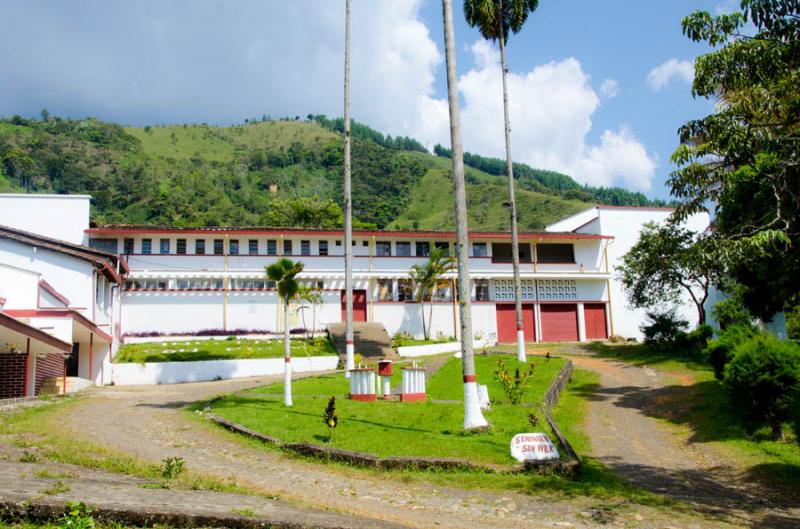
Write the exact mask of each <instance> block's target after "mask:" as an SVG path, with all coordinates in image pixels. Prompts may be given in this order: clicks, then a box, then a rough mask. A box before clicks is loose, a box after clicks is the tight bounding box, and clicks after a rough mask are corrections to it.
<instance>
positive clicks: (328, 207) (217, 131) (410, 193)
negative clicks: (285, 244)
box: [0, 116, 635, 230]
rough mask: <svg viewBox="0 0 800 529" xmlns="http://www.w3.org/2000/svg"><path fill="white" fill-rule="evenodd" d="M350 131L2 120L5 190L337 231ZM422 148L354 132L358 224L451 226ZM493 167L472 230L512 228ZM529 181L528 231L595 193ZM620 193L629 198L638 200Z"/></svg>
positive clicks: (112, 212) (125, 217)
mask: <svg viewBox="0 0 800 529" xmlns="http://www.w3.org/2000/svg"><path fill="white" fill-rule="evenodd" d="M340 127H341V120H328V119H327V118H325V117H324V116H309V119H308V120H300V119H299V118H296V119H292V120H288V119H284V120H279V121H253V122H250V123H247V124H244V125H234V126H230V127H213V126H208V125H205V124H194V125H173V126H157V127H144V128H132V127H121V126H119V125H116V124H112V123H105V122H101V121H98V120H95V119H85V120H70V119H61V118H53V117H50V118H48V119H46V120H31V119H24V118H20V117H17V116H15V117H13V118H11V119H7V120H2V121H0V191H30V192H41V193H45V192H46V193H88V194H91V195H92V196H93V204H92V207H93V210H92V217H93V220H95V221H96V222H99V223H133V224H171V225H177V226H191V225H212V226H213V225H272V226H304V227H336V226H340V225H341V222H342V214H341V208H340V204H341V195H342V190H341V189H342V188H341V167H342V152H341V135H340V134H339V133H338V128H340ZM422 150H423V149H422V147H421V145H420V144H419V143H418V142H416V141H414V140H412V139H410V138H402V137H398V138H391V137H390V136H383V135H382V134H380V133H379V132H377V131H374V130H372V129H370V128H369V127H366V126H364V125H361V124H357V126H355V127H354V140H353V209H354V215H355V216H356V217H357V219H358V224H360V225H374V226H376V227H378V228H393V229H446V228H452V227H453V199H452V183H451V182H450V178H449V171H450V160H449V159H448V158H447V157H445V156H434V155H432V154H429V153H427V152H420V151H422ZM471 156H472V157H473V158H471V160H472V161H473V165H476V164H477V163H476V162H474V160H475V159H476V158H475V155H471ZM477 159H480V160H483V161H486V160H488V161H491V160H492V159H488V158H487V159H481V158H480V157H477ZM480 160H479V161H480ZM484 165H487V164H486V163H484ZM487 167H488V169H489V172H487V171H483V170H480V169H476V168H474V167H468V168H467V181H468V187H467V193H468V200H469V214H470V227H471V228H472V229H476V230H477V229H481V230H504V229H508V224H509V223H508V213H507V209H506V208H505V207H504V206H503V203H504V202H505V200H506V187H505V177H504V176H502V174H492V172H494V173H497V171H494V170H493V167H494V166H492V165H491V163H489V164H488V165H487ZM532 171H535V170H532ZM531 174H533V173H530V174H523V177H524V178H522V179H521V180H520V186H519V188H518V195H517V196H518V201H519V217H520V219H519V220H520V227H521V228H522V229H525V230H537V229H541V228H543V227H544V225H545V224H547V223H549V222H552V221H554V220H556V219H558V218H561V217H563V216H565V215H569V214H571V213H574V212H576V211H579V210H581V209H584V208H586V207H587V205H588V204H589V199H591V198H593V196H592V195H591V194H590V193H586V192H584V193H580V191H581V188H580V186H578V185H577V184H575V186H569V189H563V188H562V189H553V188H551V187H548V186H547V185H546V183H543V182H540V181H538V180H536V179H535V178H534V177H533V176H530V175H531ZM553 174H557V173H553ZM559 177H563V178H565V179H568V181H570V182H573V183H574V181H573V180H572V179H570V178H569V177H567V176H565V175H559ZM559 185H561V184H559ZM562 187H563V185H562ZM576 187H577V190H576ZM619 191H620V193H621V195H620V196H623V199H625V196H627V195H625V194H626V193H627V194H628V195H630V196H633V195H635V194H630V193H629V192H627V191H624V190H619Z"/></svg>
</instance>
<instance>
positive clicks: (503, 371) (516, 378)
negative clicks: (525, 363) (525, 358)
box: [494, 358, 533, 405]
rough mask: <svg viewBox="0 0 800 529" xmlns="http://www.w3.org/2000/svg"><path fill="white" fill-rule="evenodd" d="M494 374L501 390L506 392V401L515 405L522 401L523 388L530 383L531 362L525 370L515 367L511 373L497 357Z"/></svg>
mask: <svg viewBox="0 0 800 529" xmlns="http://www.w3.org/2000/svg"><path fill="white" fill-rule="evenodd" d="M494 374H495V378H496V379H497V381H498V382H500V385H501V386H503V392H504V393H505V394H506V400H507V401H508V403H509V404H515V405H516V404H519V403H520V402H522V396H523V395H524V394H525V389H526V388H527V387H528V385H529V384H530V380H529V379H530V378H531V376H533V364H531V365H530V367H528V370H527V371H521V370H520V369H519V368H516V369H515V370H514V374H513V375H511V374H510V373H509V372H508V369H507V368H506V363H505V362H504V361H503V359H502V358H498V359H497V369H496V370H495V372H494Z"/></svg>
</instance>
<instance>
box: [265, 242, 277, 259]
mask: <svg viewBox="0 0 800 529" xmlns="http://www.w3.org/2000/svg"><path fill="white" fill-rule="evenodd" d="M267 255H278V241H276V240H274V239H270V240H268V241H267Z"/></svg>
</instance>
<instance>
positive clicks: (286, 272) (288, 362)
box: [266, 259, 304, 406]
mask: <svg viewBox="0 0 800 529" xmlns="http://www.w3.org/2000/svg"><path fill="white" fill-rule="evenodd" d="M303 266H304V265H303V263H301V262H299V261H297V262H295V261H292V260H290V259H278V260H277V261H275V262H274V263H272V264H271V265H269V266H268V267H266V270H267V277H268V278H269V279H271V280H272V281H275V283H277V286H278V297H280V298H281V301H282V302H283V360H284V362H283V403H284V404H285V405H286V406H291V405H292V351H291V348H290V346H289V303H291V302H292V300H293V299H294V298H295V297H296V296H297V291H298V290H299V289H300V285H299V284H298V282H297V279H296V276H297V274H299V273H300V272H302V271H303Z"/></svg>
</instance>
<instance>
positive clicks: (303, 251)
mask: <svg viewBox="0 0 800 529" xmlns="http://www.w3.org/2000/svg"><path fill="white" fill-rule="evenodd" d="M300 255H311V241H300Z"/></svg>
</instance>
